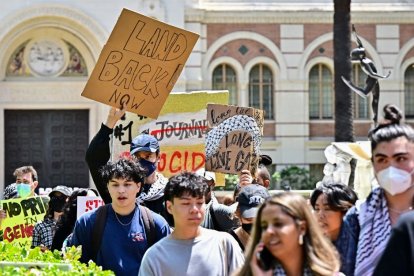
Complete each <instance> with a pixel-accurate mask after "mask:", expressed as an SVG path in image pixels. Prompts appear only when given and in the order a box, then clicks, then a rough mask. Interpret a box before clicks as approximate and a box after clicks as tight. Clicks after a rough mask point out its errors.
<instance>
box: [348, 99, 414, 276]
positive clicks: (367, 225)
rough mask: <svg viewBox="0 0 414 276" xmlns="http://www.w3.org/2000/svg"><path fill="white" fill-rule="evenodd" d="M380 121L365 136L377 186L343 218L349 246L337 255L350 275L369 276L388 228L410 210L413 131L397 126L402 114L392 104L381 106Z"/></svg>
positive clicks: (380, 251) (411, 200) (413, 146)
mask: <svg viewBox="0 0 414 276" xmlns="http://www.w3.org/2000/svg"><path fill="white" fill-rule="evenodd" d="M384 119H385V120H384V121H383V122H381V123H380V124H379V125H378V126H376V127H375V128H374V129H373V130H372V131H370V133H369V139H370V141H371V152H372V163H373V167H374V172H375V176H376V179H377V182H378V184H379V187H375V188H374V189H373V190H372V192H371V193H370V194H369V196H368V197H367V199H366V201H365V202H364V203H362V204H360V205H358V204H357V205H356V206H354V207H352V208H351V209H350V210H349V211H348V213H347V214H346V216H345V218H344V223H346V224H348V226H349V229H350V236H349V238H348V240H347V242H348V243H349V246H348V247H347V248H346V250H345V251H343V252H340V253H341V255H343V256H345V258H347V259H349V260H350V265H349V266H348V267H347V268H348V271H343V272H344V273H345V274H346V275H350V276H352V275H372V273H373V270H374V268H375V266H376V265H377V263H378V261H379V259H380V257H381V255H382V254H383V252H384V249H385V246H386V245H387V242H388V239H389V237H390V234H391V227H392V226H393V225H394V224H395V223H396V222H397V220H398V218H399V217H400V216H401V215H402V214H404V213H407V212H409V211H410V210H412V209H413V196H414V188H413V187H414V186H413V179H414V178H413V172H414V129H413V128H412V127H411V126H409V125H407V124H403V123H401V119H402V113H401V111H400V110H399V109H398V107H396V106H395V105H386V106H385V107H384ZM354 268H355V269H354Z"/></svg>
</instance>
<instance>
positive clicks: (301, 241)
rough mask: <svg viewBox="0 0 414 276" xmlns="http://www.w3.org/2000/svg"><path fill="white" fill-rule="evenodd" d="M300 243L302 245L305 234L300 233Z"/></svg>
mask: <svg viewBox="0 0 414 276" xmlns="http://www.w3.org/2000/svg"><path fill="white" fill-rule="evenodd" d="M299 244H300V245H302V244H303V234H300V235H299Z"/></svg>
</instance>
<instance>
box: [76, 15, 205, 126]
mask: <svg viewBox="0 0 414 276" xmlns="http://www.w3.org/2000/svg"><path fill="white" fill-rule="evenodd" d="M198 37H199V35H198V34H195V33H192V32H189V31H186V30H183V29H180V28H177V27H174V26H171V25H168V24H165V23H163V22H160V21H157V20H154V19H152V18H149V17H146V16H144V15H141V14H138V13H135V12H132V11H130V10H127V9H123V11H122V13H121V15H120V17H119V19H118V22H117V23H116V25H115V27H114V29H113V31H112V33H111V35H110V37H109V39H108V41H107V43H106V45H105V46H104V48H103V50H102V52H101V55H100V56H99V60H98V62H97V64H96V66H95V68H94V70H93V72H92V75H91V77H90V78H89V80H88V82H87V84H86V86H85V89H84V91H83V92H82V96H84V97H87V98H90V99H93V100H96V101H98V102H102V103H105V104H108V105H111V106H115V107H120V106H122V105H125V107H126V110H127V111H130V112H132V113H136V114H139V115H142V116H147V117H150V118H154V119H156V118H157V117H158V114H159V112H160V110H161V108H162V106H163V104H164V102H165V100H166V99H167V97H168V95H169V93H170V92H171V90H172V89H173V87H174V85H175V83H176V81H177V79H178V77H179V76H180V74H181V71H182V70H183V68H184V64H185V62H186V61H187V59H188V57H189V55H190V53H191V51H192V49H193V47H194V45H195V43H196V42H197V40H198Z"/></svg>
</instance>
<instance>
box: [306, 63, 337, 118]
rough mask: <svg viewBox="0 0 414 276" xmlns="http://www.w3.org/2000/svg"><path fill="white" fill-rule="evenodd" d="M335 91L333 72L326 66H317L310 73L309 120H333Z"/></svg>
mask: <svg viewBox="0 0 414 276" xmlns="http://www.w3.org/2000/svg"><path fill="white" fill-rule="evenodd" d="M333 114H334V89H333V81H332V72H331V70H329V68H328V67H327V66H326V65H324V64H321V63H320V64H316V65H315V66H313V67H312V69H311V70H310V72H309V118H310V119H332V118H333Z"/></svg>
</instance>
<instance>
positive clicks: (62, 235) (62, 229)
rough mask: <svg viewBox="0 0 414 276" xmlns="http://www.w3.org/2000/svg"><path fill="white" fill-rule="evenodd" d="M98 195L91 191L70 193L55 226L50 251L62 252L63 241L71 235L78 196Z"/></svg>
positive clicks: (78, 190) (84, 190)
mask: <svg viewBox="0 0 414 276" xmlns="http://www.w3.org/2000/svg"><path fill="white" fill-rule="evenodd" d="M97 195H98V193H97V192H96V191H94V190H93V189H83V188H81V189H77V190H75V191H73V192H72V194H71V195H70V196H69V198H68V200H67V202H66V203H65V205H64V206H63V214H62V216H61V217H60V218H59V220H58V222H57V224H56V232H55V235H54V236H53V241H52V247H51V250H52V251H53V250H55V249H57V250H59V251H60V250H62V245H63V242H64V241H65V239H66V238H67V237H68V236H69V235H70V234H71V233H72V231H73V228H74V227H75V222H76V218H77V208H78V196H97Z"/></svg>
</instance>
